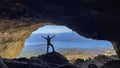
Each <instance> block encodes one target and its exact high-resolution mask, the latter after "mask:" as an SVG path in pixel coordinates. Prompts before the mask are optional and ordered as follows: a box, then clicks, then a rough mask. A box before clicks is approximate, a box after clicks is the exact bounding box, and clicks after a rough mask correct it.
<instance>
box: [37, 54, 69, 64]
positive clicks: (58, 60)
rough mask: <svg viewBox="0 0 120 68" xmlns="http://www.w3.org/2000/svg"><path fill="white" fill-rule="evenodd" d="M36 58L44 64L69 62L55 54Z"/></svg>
mask: <svg viewBox="0 0 120 68" xmlns="http://www.w3.org/2000/svg"><path fill="white" fill-rule="evenodd" d="M38 58H39V59H40V60H42V61H44V62H46V63H54V64H69V61H68V60H67V59H66V58H65V57H64V56H63V55H61V54H60V53H57V52H50V53H46V54H45V55H40V56H38Z"/></svg>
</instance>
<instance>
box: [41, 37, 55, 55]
mask: <svg viewBox="0 0 120 68" xmlns="http://www.w3.org/2000/svg"><path fill="white" fill-rule="evenodd" d="M41 37H42V38H44V39H46V40H47V53H48V50H49V45H50V46H51V47H52V49H53V52H55V50H54V47H53V45H52V44H51V39H52V38H54V37H55V35H53V36H52V37H50V36H49V35H48V36H47V37H43V36H41Z"/></svg>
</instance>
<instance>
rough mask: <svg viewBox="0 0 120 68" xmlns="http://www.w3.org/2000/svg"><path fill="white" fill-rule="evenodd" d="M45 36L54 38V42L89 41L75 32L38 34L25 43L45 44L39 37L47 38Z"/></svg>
mask: <svg viewBox="0 0 120 68" xmlns="http://www.w3.org/2000/svg"><path fill="white" fill-rule="evenodd" d="M47 35H50V36H53V35H55V37H54V38H53V39H52V41H54V42H56V41H57V42H84V41H88V40H90V39H86V38H84V37H82V36H80V35H79V34H77V33H76V32H66V33H52V34H50V33H40V34H31V36H30V37H29V38H28V39H27V40H26V42H46V40H45V39H43V38H42V37H41V36H45V37H47Z"/></svg>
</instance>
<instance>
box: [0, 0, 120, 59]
mask: <svg viewBox="0 0 120 68" xmlns="http://www.w3.org/2000/svg"><path fill="white" fill-rule="evenodd" d="M119 7H120V5H119V2H118V1H115V0H52V1H50V0H36V1H34V0H0V45H1V46H0V55H1V56H2V57H4V58H14V57H16V56H18V54H19V53H20V51H21V50H22V48H23V47H24V45H23V43H24V40H25V39H26V38H27V37H29V35H30V34H31V32H32V31H34V30H35V29H37V28H39V27H41V26H43V25H46V23H47V22H50V23H52V24H56V25H65V26H68V27H69V28H71V29H73V30H74V31H77V32H78V33H79V34H81V35H83V36H85V37H89V38H94V39H100V40H109V41H111V42H112V43H113V46H114V48H115V50H116V53H117V54H118V56H119V57H120V48H119V44H120V42H119V40H120V32H119V28H120V27H119V26H120V23H119V22H120V19H119V18H120V14H119V12H120V10H119V9H118V8H119Z"/></svg>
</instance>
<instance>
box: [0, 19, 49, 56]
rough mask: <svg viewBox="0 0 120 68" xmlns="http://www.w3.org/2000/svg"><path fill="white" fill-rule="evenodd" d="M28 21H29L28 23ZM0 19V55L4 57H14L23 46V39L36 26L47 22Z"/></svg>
mask: <svg viewBox="0 0 120 68" xmlns="http://www.w3.org/2000/svg"><path fill="white" fill-rule="evenodd" d="M28 22H29V23H28ZM28 22H22V21H20V20H6V19H0V26H1V27H0V29H1V30H2V31H1V32H0V56H1V57H4V58H16V57H17V56H18V55H19V53H20V52H21V50H22V49H23V48H24V41H25V39H26V38H28V37H29V36H30V34H31V33H32V32H33V31H34V30H36V29H37V28H39V27H41V26H43V25H45V24H49V23H45V22H36V24H35V23H34V24H31V23H30V21H28ZM32 23H33V22H32Z"/></svg>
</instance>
